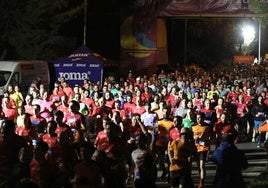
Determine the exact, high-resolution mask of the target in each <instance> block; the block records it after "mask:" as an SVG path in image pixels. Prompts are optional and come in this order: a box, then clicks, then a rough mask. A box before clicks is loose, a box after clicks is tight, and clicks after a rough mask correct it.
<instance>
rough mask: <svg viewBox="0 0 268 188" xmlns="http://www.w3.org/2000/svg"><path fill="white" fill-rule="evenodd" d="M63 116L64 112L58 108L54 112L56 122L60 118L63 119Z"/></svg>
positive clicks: (58, 121) (60, 120)
mask: <svg viewBox="0 0 268 188" xmlns="http://www.w3.org/2000/svg"><path fill="white" fill-rule="evenodd" d="M63 117H64V113H63V112H62V111H60V110H58V111H57V112H56V113H55V116H54V119H55V121H56V122H57V123H61V122H62V120H63Z"/></svg>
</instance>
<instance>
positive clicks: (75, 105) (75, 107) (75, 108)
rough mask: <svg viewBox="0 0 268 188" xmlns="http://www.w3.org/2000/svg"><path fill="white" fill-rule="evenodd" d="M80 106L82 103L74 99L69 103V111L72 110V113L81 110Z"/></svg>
mask: <svg viewBox="0 0 268 188" xmlns="http://www.w3.org/2000/svg"><path fill="white" fill-rule="evenodd" d="M79 108H80V105H79V103H78V102H77V101H75V100H72V101H71V102H70V103H69V111H70V112H72V113H76V112H78V111H79Z"/></svg>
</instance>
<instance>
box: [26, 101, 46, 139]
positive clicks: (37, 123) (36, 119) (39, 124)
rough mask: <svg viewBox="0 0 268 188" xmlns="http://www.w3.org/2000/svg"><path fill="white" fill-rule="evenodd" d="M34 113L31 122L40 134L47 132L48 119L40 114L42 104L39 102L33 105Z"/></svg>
mask: <svg viewBox="0 0 268 188" xmlns="http://www.w3.org/2000/svg"><path fill="white" fill-rule="evenodd" d="M33 109H34V114H33V115H31V116H30V120H31V124H32V126H33V127H34V128H35V130H36V131H37V133H38V134H39V135H43V134H44V133H45V130H46V127H47V121H46V119H45V118H43V117H42V116H40V106H39V105H38V104H35V105H33Z"/></svg>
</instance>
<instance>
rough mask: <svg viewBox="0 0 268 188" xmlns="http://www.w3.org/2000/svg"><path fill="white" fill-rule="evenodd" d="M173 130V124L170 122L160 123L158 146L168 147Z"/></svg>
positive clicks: (161, 121) (162, 121)
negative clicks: (170, 132)
mask: <svg viewBox="0 0 268 188" xmlns="http://www.w3.org/2000/svg"><path fill="white" fill-rule="evenodd" d="M172 128H173V122H172V121H169V120H160V121H158V137H157V139H156V146H160V147H166V146H167V145H168V141H169V140H170V139H169V131H170V130H171V129H172Z"/></svg>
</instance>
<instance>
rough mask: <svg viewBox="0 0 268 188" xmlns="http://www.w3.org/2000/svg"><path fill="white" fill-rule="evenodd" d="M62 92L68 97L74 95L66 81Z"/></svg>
mask: <svg viewBox="0 0 268 188" xmlns="http://www.w3.org/2000/svg"><path fill="white" fill-rule="evenodd" d="M61 85H62V90H63V92H64V93H65V94H66V95H67V96H68V97H71V96H72V95H73V94H74V91H73V89H72V88H71V87H70V86H69V84H68V83H67V82H66V81H64V82H63V83H62V84H61Z"/></svg>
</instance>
